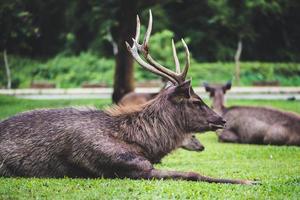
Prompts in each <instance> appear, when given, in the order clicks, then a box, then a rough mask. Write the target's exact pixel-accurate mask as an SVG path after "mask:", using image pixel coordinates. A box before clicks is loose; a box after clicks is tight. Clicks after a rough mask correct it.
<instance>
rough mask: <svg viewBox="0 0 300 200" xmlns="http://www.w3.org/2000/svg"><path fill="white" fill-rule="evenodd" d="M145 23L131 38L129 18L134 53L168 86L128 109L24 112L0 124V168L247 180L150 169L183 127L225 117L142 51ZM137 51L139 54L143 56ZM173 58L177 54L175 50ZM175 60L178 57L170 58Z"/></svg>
mask: <svg viewBox="0 0 300 200" xmlns="http://www.w3.org/2000/svg"><path fill="white" fill-rule="evenodd" d="M151 28H152V16H151V12H150V18H149V26H148V29H147V32H146V36H145V39H144V42H143V43H142V44H139V43H138V41H139V30H140V23H139V20H138V18H137V31H136V37H135V39H133V42H134V44H133V46H132V47H130V46H129V44H128V43H126V45H127V47H128V50H129V51H130V53H131V54H132V56H133V57H134V59H135V60H136V61H137V62H138V63H139V64H140V65H141V66H142V67H143V68H145V69H147V70H149V71H151V72H152V73H155V74H157V75H160V76H162V77H165V78H167V79H168V80H170V81H171V82H172V83H173V86H171V87H168V88H167V89H166V90H164V91H162V92H161V93H160V94H159V95H158V96H157V97H156V98H154V99H153V100H151V101H150V102H149V103H147V104H145V105H142V106H141V107H139V108H138V109H136V110H135V111H132V110H131V111H130V112H124V110H120V109H119V108H120V107H118V106H115V107H112V108H110V109H107V110H105V111H101V110H79V109H74V108H65V109H49V110H35V111H29V112H25V113H22V114H19V115H16V116H14V117H11V118H9V119H6V120H4V121H2V122H1V123H0V163H1V166H0V174H1V176H9V177H11V176H22V177H64V176H69V177H107V178H116V177H117V178H125V177H127V178H131V179H152V178H155V179H181V180H191V181H205V182H215V183H232V184H252V183H254V182H252V181H248V180H229V179H218V178H211V177H207V176H202V175H200V174H197V173H193V172H177V171H167V170H158V169H154V167H153V165H152V163H154V162H155V161H156V160H159V159H161V158H162V157H164V156H165V155H167V154H168V153H169V152H171V151H172V150H174V149H175V148H177V147H178V145H179V144H181V143H182V140H183V139H184V138H185V134H188V133H191V132H198V131H206V130H216V129H219V128H223V126H224V124H225V121H224V120H223V118H222V117H220V116H219V115H217V114H216V113H215V112H213V111H212V110H211V109H210V108H209V107H208V106H207V105H206V104H205V103H204V102H203V101H202V100H201V98H200V97H198V96H197V95H196V94H195V93H194V92H193V89H192V87H191V82H190V81H189V80H185V78H186V74H187V72H188V68H189V65H190V62H189V51H188V48H187V46H186V44H185V43H184V41H183V44H184V46H185V51H186V65H185V67H184V70H183V72H182V73H175V72H173V71H171V70H168V69H167V68H165V67H163V66H161V65H160V64H158V63H157V62H156V61H154V60H153V59H152V57H151V56H150V54H149V49H148V41H149V37H150V32H151ZM139 53H142V55H143V57H144V58H145V59H146V60H147V62H146V61H144V60H143V59H142V58H141V57H140V55H139ZM174 58H175V61H178V59H177V56H176V54H175V55H174ZM176 65H177V67H179V66H178V64H176Z"/></svg>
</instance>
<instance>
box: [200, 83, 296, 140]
mask: <svg viewBox="0 0 300 200" xmlns="http://www.w3.org/2000/svg"><path fill="white" fill-rule="evenodd" d="M204 87H205V89H206V91H207V92H209V94H210V97H211V98H212V100H213V103H212V108H213V109H214V111H215V112H217V113H218V114H220V115H222V116H223V118H224V119H226V121H227V123H226V127H225V128H224V129H223V130H221V131H218V132H217V133H218V137H219V140H220V141H222V142H236V143H254V144H274V145H298V146H299V145H300V116H299V115H297V114H295V113H290V112H284V111H280V110H276V109H273V108H265V107H249V106H232V107H229V108H226V107H225V106H224V95H225V93H226V91H227V90H229V89H230V88H231V82H227V83H226V84H225V85H209V84H207V83H205V84H204Z"/></svg>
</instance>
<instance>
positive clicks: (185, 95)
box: [172, 80, 191, 101]
mask: <svg viewBox="0 0 300 200" xmlns="http://www.w3.org/2000/svg"><path fill="white" fill-rule="evenodd" d="M190 97H191V80H187V81H184V82H183V83H181V84H180V85H178V86H175V89H174V91H173V93H172V99H175V100H176V101H181V100H183V99H189V98H190Z"/></svg>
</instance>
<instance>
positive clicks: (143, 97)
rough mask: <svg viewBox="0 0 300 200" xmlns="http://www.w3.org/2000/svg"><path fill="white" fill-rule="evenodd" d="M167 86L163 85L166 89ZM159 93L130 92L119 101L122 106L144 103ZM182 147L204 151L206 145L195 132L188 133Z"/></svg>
mask: <svg viewBox="0 0 300 200" xmlns="http://www.w3.org/2000/svg"><path fill="white" fill-rule="evenodd" d="M164 88H165V87H163V89H164ZM158 94H159V93H136V92H130V93H128V94H126V95H125V96H124V97H123V98H122V99H121V100H120V101H119V102H118V105H120V106H136V105H142V104H145V103H147V102H148V101H150V100H151V99H154V98H155V97H156V96H157V95H158ZM180 147H181V148H183V149H185V150H188V151H197V152H200V151H203V150H204V149H205V147H204V146H203V145H202V144H201V142H200V141H199V140H198V139H197V138H196V136H195V135H194V134H187V135H186V138H185V139H184V140H183V143H182V144H181V146H180Z"/></svg>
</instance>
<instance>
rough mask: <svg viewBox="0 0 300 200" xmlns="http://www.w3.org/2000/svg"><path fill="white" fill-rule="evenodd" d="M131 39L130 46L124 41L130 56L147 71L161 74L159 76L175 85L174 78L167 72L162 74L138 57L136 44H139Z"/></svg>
mask: <svg viewBox="0 0 300 200" xmlns="http://www.w3.org/2000/svg"><path fill="white" fill-rule="evenodd" d="M132 40H133V45H132V47H130V45H129V44H128V42H125V44H126V47H127V49H128V51H129V52H130V53H131V55H132V57H133V58H134V59H135V60H136V61H137V62H138V63H139V64H140V65H141V66H142V67H143V68H144V69H146V70H148V71H150V72H152V73H154V74H157V75H159V76H161V77H164V78H166V79H167V80H169V81H171V82H172V83H173V84H174V85H176V84H177V83H178V82H177V81H176V80H175V79H174V78H172V77H170V76H168V75H167V74H164V73H163V72H161V71H159V70H157V69H156V68H154V67H153V66H152V65H149V64H148V63H146V62H145V61H144V60H143V59H141V57H140V56H139V54H138V46H139V44H138V43H137V42H136V40H135V39H132Z"/></svg>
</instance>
